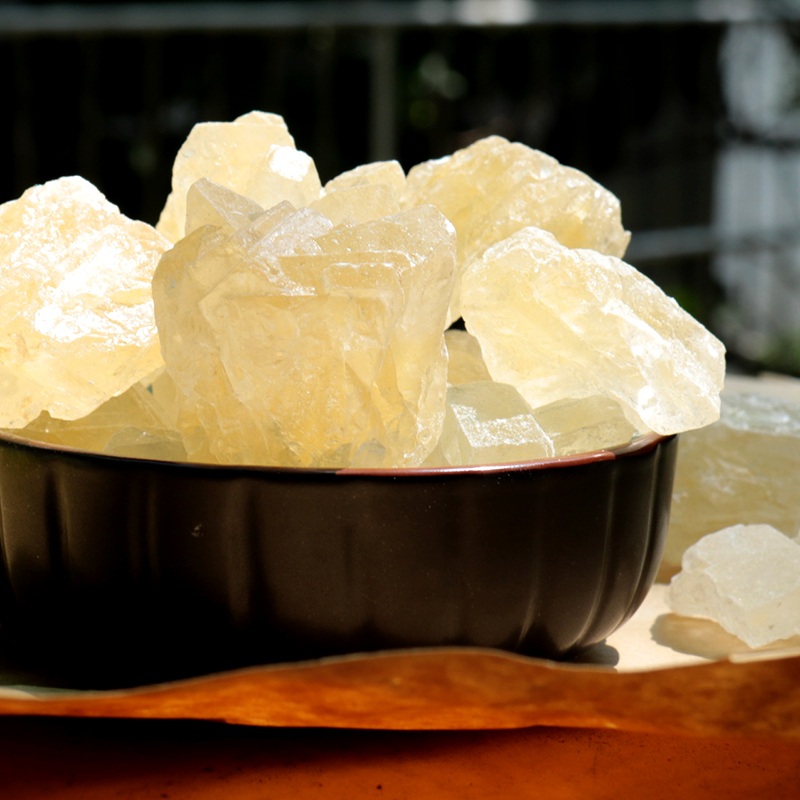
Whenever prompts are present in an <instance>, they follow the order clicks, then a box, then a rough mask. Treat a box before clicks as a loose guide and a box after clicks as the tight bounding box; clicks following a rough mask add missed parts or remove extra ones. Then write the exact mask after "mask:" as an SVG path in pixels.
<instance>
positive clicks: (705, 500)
mask: <svg viewBox="0 0 800 800" xmlns="http://www.w3.org/2000/svg"><path fill="white" fill-rule="evenodd" d="M739 523H742V524H748V525H749V524H756V523H763V524H768V525H771V526H772V527H774V528H777V529H778V530H780V531H782V532H783V533H784V534H786V535H787V536H794V535H796V534H797V533H798V531H800V403H794V402H792V401H790V400H782V399H778V398H775V397H768V396H766V395H759V394H755V393H741V394H723V395H722V409H721V415H720V419H719V420H718V421H717V422H715V423H714V424H713V425H709V426H707V427H705V428H702V429H700V430H696V431H689V432H688V433H686V434H684V435H683V436H681V445H680V449H679V450H678V463H677V467H676V471H675V487H674V490H673V495H672V511H671V514H670V521H669V531H668V533H667V541H666V545H665V548H664V558H663V561H662V563H661V567H660V573H659V576H660V578H662V579H665V578H667V577H669V576H671V575H673V574H674V573H675V572H677V571H678V569H680V563H681V557H682V555H683V553H684V551H685V550H686V549H687V548H688V547H689V546H691V545H693V544H694V543H695V542H697V541H698V540H699V539H700V538H702V537H703V536H705V535H706V534H708V533H711V532H713V531H717V530H720V529H721V528H727V527H730V526H732V525H736V524H739Z"/></svg>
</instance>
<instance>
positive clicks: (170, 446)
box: [103, 427, 186, 461]
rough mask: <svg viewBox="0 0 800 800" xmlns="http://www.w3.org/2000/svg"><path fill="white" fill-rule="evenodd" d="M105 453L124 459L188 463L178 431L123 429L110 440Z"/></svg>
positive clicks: (104, 449) (104, 450)
mask: <svg viewBox="0 0 800 800" xmlns="http://www.w3.org/2000/svg"><path fill="white" fill-rule="evenodd" d="M103 452H104V453H105V454H106V455H109V456H120V457H123V458H149V459H154V460H156V461H186V448H185V447H184V446H183V440H182V439H181V436H180V434H179V433H178V432H177V431H171V430H166V429H161V430H155V431H149V430H141V429H140V428H135V427H129V428H122V429H121V430H118V431H116V432H115V433H114V435H113V436H112V437H111V438H110V439H109V440H108V442H107V443H106V446H105V447H104V448H103Z"/></svg>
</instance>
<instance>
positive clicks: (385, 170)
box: [310, 161, 406, 225]
mask: <svg viewBox="0 0 800 800" xmlns="http://www.w3.org/2000/svg"><path fill="white" fill-rule="evenodd" d="M405 183H406V176H405V173H404V172H403V168H402V167H401V166H400V164H398V163H397V161H376V162H374V163H372V164H364V165H363V166H360V167H356V168H355V169H352V170H349V171H348V172H343V173H342V174H341V175H339V176H337V177H336V178H334V179H333V180H331V181H328V183H326V184H325V187H324V188H323V190H322V195H321V197H320V198H319V200H315V201H314V202H312V203H311V204H310V206H311V208H314V209H316V210H317V211H320V212H322V213H323V214H325V216H326V217H328V219H329V220H331V222H333V223H334V225H340V224H342V223H345V224H351V225H352V224H359V223H362V222H369V221H370V220H373V219H380V218H381V217H388V216H389V215H390V214H396V213H397V212H399V211H400V197H401V195H402V193H403V190H404V189H405Z"/></svg>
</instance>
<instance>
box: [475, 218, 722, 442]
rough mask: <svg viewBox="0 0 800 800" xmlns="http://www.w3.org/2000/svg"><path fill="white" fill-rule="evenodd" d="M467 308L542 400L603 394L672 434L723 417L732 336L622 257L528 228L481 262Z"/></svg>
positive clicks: (510, 371)
mask: <svg viewBox="0 0 800 800" xmlns="http://www.w3.org/2000/svg"><path fill="white" fill-rule="evenodd" d="M462 312H463V316H464V320H465V322H466V326H467V330H469V331H470V333H472V334H474V335H475V336H476V337H477V339H478V341H479V342H480V345H481V349H482V351H483V356H484V359H485V361H486V364H487V366H488V367H489V372H490V373H491V374H492V377H493V378H494V379H495V380H497V381H501V382H503V383H510V384H512V385H514V386H516V387H517V388H518V389H519V391H520V393H521V394H522V396H523V397H524V398H525V399H526V400H527V401H528V403H529V404H530V405H531V406H532V407H533V408H534V409H536V408H538V407H539V406H543V405H547V404H549V403H553V402H556V401H558V400H563V399H565V398H573V399H580V398H583V397H590V396H593V395H601V396H604V397H610V398H613V399H615V400H616V401H618V402H619V404H620V405H621V407H622V408H623V409H624V413H625V414H626V416H627V417H628V418H629V419H630V420H631V422H632V424H633V425H635V427H636V428H637V430H639V431H642V432H643V431H646V430H648V429H650V430H653V431H656V432H658V433H662V434H670V433H674V432H677V431H684V430H688V429H691V428H697V427H700V426H703V425H708V424H709V423H711V422H713V421H714V420H716V419H717V418H718V416H719V393H720V390H721V388H722V384H723V378H724V372H725V359H724V348H723V346H722V344H721V343H720V342H719V341H718V340H717V339H716V338H715V337H714V336H712V335H711V334H710V333H709V332H708V331H707V330H706V329H705V328H704V327H703V326H702V325H700V323H698V322H697V321H696V320H695V319H693V318H692V317H691V316H690V315H689V314H687V313H686V312H685V311H683V310H682V309H681V308H680V307H679V306H678V304H677V303H676V302H675V300H673V299H672V298H670V297H668V296H667V295H665V294H664V293H663V292H662V291H661V289H659V288H658V287H657V286H656V285H655V284H654V283H653V282H652V281H650V280H649V279H648V278H646V277H645V276H644V275H642V274H641V273H640V272H638V271H637V270H636V269H634V268H633V267H631V266H629V265H628V264H625V263H624V262H623V261H620V260H619V259H618V258H614V257H612V256H604V255H602V254H600V253H597V252H595V251H593V250H570V249H569V248H566V247H564V246H562V245H561V244H559V243H558V241H557V240H556V239H555V237H554V236H553V235H552V234H550V233H548V232H547V231H543V230H540V229H538V228H523V229H522V230H521V231H518V232H517V233H516V234H514V235H513V236H511V237H509V238H508V239H505V240H503V241H502V242H500V243H499V244H497V245H494V246H493V247H491V248H489V249H488V250H487V251H486V252H485V253H484V254H483V256H482V257H481V258H479V259H476V260H475V261H473V263H472V265H471V266H470V269H469V270H468V271H467V272H466V273H465V275H464V278H463V283H462Z"/></svg>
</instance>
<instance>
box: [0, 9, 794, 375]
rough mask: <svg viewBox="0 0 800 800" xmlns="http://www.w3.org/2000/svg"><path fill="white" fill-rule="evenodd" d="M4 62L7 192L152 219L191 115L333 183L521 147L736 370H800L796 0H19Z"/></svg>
mask: <svg viewBox="0 0 800 800" xmlns="http://www.w3.org/2000/svg"><path fill="white" fill-rule="evenodd" d="M0 74H2V75H4V76H5V77H6V80H5V86H4V94H3V102H2V110H1V111H0V114H2V125H0V152H2V153H3V158H2V166H1V167H0V202H4V201H6V200H11V199H13V198H16V197H18V196H19V195H20V194H21V193H22V192H23V191H24V190H25V189H26V188H27V187H28V186H30V185H32V184H34V183H41V182H43V181H46V180H50V179H52V178H56V177H60V176H62V175H70V174H80V175H83V176H84V177H85V178H87V179H89V180H91V181H92V182H93V183H95V184H96V185H97V186H98V187H99V188H100V189H101V190H102V191H103V192H104V193H105V194H106V195H107V197H108V198H109V199H110V200H111V201H112V202H114V203H116V204H117V205H119V206H120V208H121V210H122V211H123V212H124V213H125V214H127V215H129V216H131V217H135V218H139V219H144V220H146V221H148V222H151V223H155V221H156V220H157V219H158V215H159V213H160V211H161V208H162V206H163V204H164V200H165V198H166V196H167V193H168V191H169V181H170V169H171V165H172V160H173V158H174V156H175V153H176V152H177V150H178V148H179V147H180V145H181V143H182V142H183V140H184V139H185V137H186V135H187V134H188V132H189V130H190V129H191V127H192V125H194V124H195V123H196V122H199V121H207V120H231V119H233V118H235V117H236V116H238V115H240V114H242V113H245V112H247V111H250V110H253V109H261V110H264V111H272V112H276V113H279V114H281V115H283V116H284V118H285V119H286V121H287V124H288V126H289V129H290V131H291V132H292V134H293V136H294V138H295V140H296V143H297V146H298V147H299V148H300V149H302V150H305V151H306V152H308V153H309V154H310V155H311V156H313V158H314V159H315V161H316V163H317V168H318V170H319V173H320V177H321V178H322V180H323V181H325V180H328V179H330V178H332V177H333V176H334V175H336V174H338V173H339V172H341V171H342V170H345V169H350V168H352V167H354V166H356V165H358V164H361V163H364V162H366V161H370V160H376V159H388V158H396V159H398V160H399V161H400V162H401V164H402V165H403V166H404V167H405V168H406V169H408V168H410V167H411V166H413V165H414V164H416V163H418V162H420V161H424V160H426V159H429V158H435V157H439V156H442V155H445V154H447V153H450V152H452V151H453V150H455V149H457V148H459V147H463V146H466V145H467V144H469V143H470V142H472V141H474V140H475V139H478V138H480V137H482V136H485V135H488V134H490V133H497V134H501V135H503V136H506V137H507V138H509V139H512V140H517V141H521V142H524V143H526V144H528V145H530V146H531V147H535V148H539V149H541V150H544V151H546V152H548V153H550V154H551V155H553V156H555V157H556V158H557V159H558V160H559V161H561V162H562V163H565V164H568V165H570V166H574V167H577V168H579V169H581V170H583V171H585V172H587V173H588V174H589V175H591V176H592V177H593V178H595V179H596V180H598V181H599V182H600V183H602V184H603V185H605V186H606V187H608V188H609V189H610V190H611V191H613V192H614V193H615V194H616V195H617V196H618V197H619V198H620V200H621V202H622V209H623V222H624V224H625V225H626V227H627V228H628V229H629V230H631V231H632V232H633V239H632V243H631V246H630V249H629V251H628V255H627V257H626V260H628V261H629V262H630V263H632V264H634V265H635V266H636V267H638V268H639V269H641V270H642V271H643V272H645V273H646V274H648V275H649V276H650V277H652V278H653V279H654V280H655V281H657V282H658V283H659V284H660V285H661V286H662V287H663V288H664V289H665V290H666V291H667V292H668V293H670V294H672V295H674V296H675V297H676V298H677V299H678V301H679V302H680V303H681V304H682V305H683V306H684V307H685V308H686V309H687V310H688V311H690V312H691V313H693V314H694V315H695V316H697V317H698V318H699V319H701V320H702V321H703V322H704V323H705V324H706V325H707V326H708V327H710V328H711V329H712V330H713V331H714V332H715V333H716V334H717V335H718V336H720V337H721V338H722V339H723V340H724V341H725V343H726V345H727V346H728V348H729V351H730V364H731V366H732V367H733V368H735V369H738V370H740V371H757V370H760V369H772V370H778V371H783V372H789V373H793V374H800V0H783V1H782V2H758V0H385V1H384V0H380V1H379V0H372V2H370V1H369V0H356V1H355V2H322V1H315V0H310V1H309V2H299V0H297V1H296V2H286V1H284V0H281V1H277V2H257V1H256V0H253V1H252V2H225V3H222V2H189V1H187V0H185V1H184V2H173V3H144V2H139V3H115V4H104V3H95V2H72V3H61V4H53V3H49V2H19V1H18V2H8V0H0Z"/></svg>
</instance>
